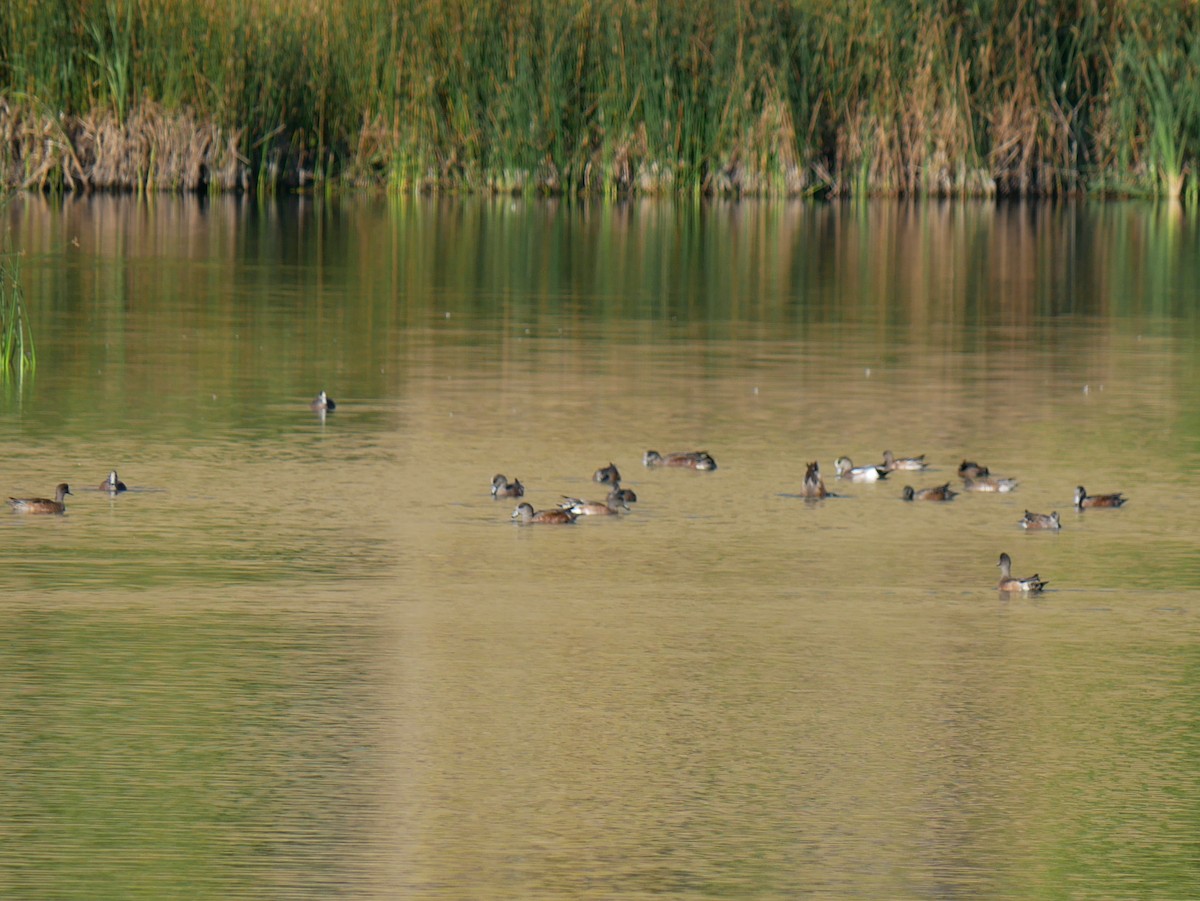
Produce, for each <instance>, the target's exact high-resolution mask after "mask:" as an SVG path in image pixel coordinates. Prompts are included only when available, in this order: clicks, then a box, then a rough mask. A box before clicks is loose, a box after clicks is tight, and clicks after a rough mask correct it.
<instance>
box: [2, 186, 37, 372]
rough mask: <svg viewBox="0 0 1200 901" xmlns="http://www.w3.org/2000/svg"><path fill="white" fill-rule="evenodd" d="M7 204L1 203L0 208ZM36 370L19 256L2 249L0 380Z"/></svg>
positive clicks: (35, 358) (9, 250)
mask: <svg viewBox="0 0 1200 901" xmlns="http://www.w3.org/2000/svg"><path fill="white" fill-rule="evenodd" d="M5 205H6V204H0V207H2V206H5ZM36 368H37V355H36V353H35V352H34V347H33V335H32V333H31V332H30V330H29V319H28V316H27V315H26V311H25V295H24V293H23V292H22V291H21V278H20V269H19V266H18V257H17V255H16V254H15V253H13V252H12V250H11V249H9V248H7V247H6V248H5V250H4V252H3V254H2V255H0V381H8V380H9V379H10V378H13V377H14V376H15V377H16V378H17V379H18V380H20V379H22V378H24V377H25V375H26V374H28V375H32V374H33V372H34V370H35V369H36Z"/></svg>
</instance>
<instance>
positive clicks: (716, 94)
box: [0, 0, 1200, 196]
mask: <svg viewBox="0 0 1200 901" xmlns="http://www.w3.org/2000/svg"><path fill="white" fill-rule="evenodd" d="M1198 18H1200V12H1197V9H1196V7H1195V5H1194V4H1186V3H1172V4H1163V3H1157V2H1151V0H1125V2H1117V3H1111V4H1102V3H1097V2H1094V0H1074V2H1065V3H1039V4H1032V3H1018V4H997V3H994V2H991V0H854V2H851V0H802V2H797V0H561V2H550V0H324V2H319V3H318V2H312V0H248V2H246V3H234V4H229V3H226V2H219V0H155V2H150V0H98V2H95V3H86V4H81V3H78V2H77V0H37V2H34V0H9V2H8V3H7V4H3V5H0V91H3V92H4V93H5V95H6V96H7V97H8V98H9V102H8V105H7V107H6V108H3V109H0V130H2V131H3V137H4V148H3V154H2V155H3V159H2V160H0V164H2V165H3V167H4V172H3V175H4V178H5V180H6V181H7V182H8V183H9V184H15V185H21V186H25V187H35V188H41V189H57V188H63V189H67V190H79V189H96V188H117V189H127V190H154V189H172V190H226V189H233V188H249V189H256V190H258V191H260V192H270V191H274V190H278V189H280V188H287V189H301V190H328V189H330V187H331V186H333V185H347V186H354V187H360V188H375V189H383V190H388V191H392V192H410V191H431V190H437V191H493V192H514V193H535V192H546V193H587V194H597V195H606V196H615V195H618V194H623V193H630V192H637V193H667V192H672V193H676V192H684V193H688V192H691V193H708V194H722V195H730V196H737V195H777V196H778V195H798V194H807V193H828V194H833V195H864V194H903V195H954V194H972V195H988V194H1020V195H1050V194H1062V193H1068V192H1079V191H1084V190H1092V191H1104V192H1121V193H1130V192H1135V193H1142V192H1148V193H1154V194H1161V195H1169V196H1177V195H1178V194H1179V193H1180V192H1181V191H1186V190H1187V174H1188V172H1189V171H1193V170H1195V168H1196V166H1195V163H1194V159H1193V157H1194V154H1195V148H1197V147H1200V140H1198V138H1200V134H1197V132H1198V130H1200V122H1198V121H1197V118H1198V110H1197V107H1198V104H1200V49H1198V38H1197V35H1198V33H1200V24H1198ZM18 96H20V97H27V98H35V99H36V101H37V103H34V104H25V103H21V102H18V101H17V99H16V98H17V97H18ZM47 111H53V112H47ZM50 135H54V137H53V138H52V139H51V140H50V143H49V144H48V145H47V143H46V141H47V136H50ZM1193 193H1194V192H1193Z"/></svg>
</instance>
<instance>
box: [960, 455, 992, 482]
mask: <svg viewBox="0 0 1200 901" xmlns="http://www.w3.org/2000/svg"><path fill="white" fill-rule="evenodd" d="M958 475H959V478H963V479H978V478H980V477H981V476H987V475H991V473H990V472H988V468H987V467H986V466H980V465H979V464H978V463H974V462H972V461H970V460H967V459H966V458H964V459H963V461H962V462H961V463H959V464H958Z"/></svg>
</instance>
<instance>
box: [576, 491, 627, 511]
mask: <svg viewBox="0 0 1200 901" xmlns="http://www.w3.org/2000/svg"><path fill="white" fill-rule="evenodd" d="M558 506H559V507H560V508H562V509H563V510H569V511H571V512H572V513H574V514H575V515H576V516H612V515H614V514H617V513H620V512H621V508H622V507H623V508H625V509H626V510H628V509H629V505H628V504H626V503H625V501H624V500H622V499H621V494H620V490H619V489H617V490H613V491H610V492H609V493H608V498H607V499H606V500H605V501H604V503H599V502H597V501H581V500H580V499H579V498H577V497H566V496H565V495H564V496H563V502H562V503H561V504H559V505H558Z"/></svg>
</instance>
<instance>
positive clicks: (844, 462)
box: [833, 457, 888, 482]
mask: <svg viewBox="0 0 1200 901" xmlns="http://www.w3.org/2000/svg"><path fill="white" fill-rule="evenodd" d="M833 468H834V470H835V471H836V472H837V477H838V478H839V479H849V480H850V481H851V482H877V481H879V480H880V479H886V478H887V477H888V471H887V470H886V469H884V468H883V467H882V466H855V465H854V461H853V460H851V459H850V458H849V457H838V458H837V460H835V461H834V463H833Z"/></svg>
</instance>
